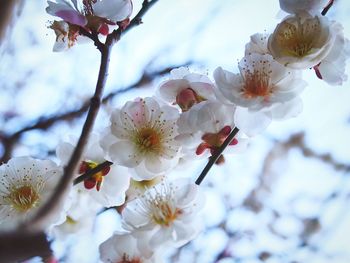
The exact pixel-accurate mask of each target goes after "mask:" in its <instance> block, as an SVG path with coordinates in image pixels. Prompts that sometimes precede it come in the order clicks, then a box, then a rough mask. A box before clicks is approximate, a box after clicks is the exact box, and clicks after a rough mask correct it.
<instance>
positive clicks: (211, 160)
mask: <svg viewBox="0 0 350 263" xmlns="http://www.w3.org/2000/svg"><path fill="white" fill-rule="evenodd" d="M238 132H239V129H238V128H237V127H235V128H234V129H233V130H232V131H231V133H230V134H229V135H228V136H227V138H226V140H225V141H224V143H223V144H222V145H221V146H220V148H219V149H217V150H216V151H215V154H214V155H213V156H211V157H210V158H209V162H208V163H207V165H206V166H205V167H204V169H203V171H202V172H201V174H200V175H199V176H198V178H197V180H196V182H195V183H196V184H197V185H200V184H201V183H202V181H203V180H204V178H205V177H206V176H207V174H208V172H209V170H210V169H211V167H212V166H213V165H214V164H215V163H216V161H217V160H218V159H219V157H220V156H221V154H222V152H223V151H224V150H225V149H226V147H227V146H228V145H229V144H230V143H231V141H232V140H233V139H234V138H235V136H236V135H237V133H238Z"/></svg>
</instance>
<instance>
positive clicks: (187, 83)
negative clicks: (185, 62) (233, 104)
mask: <svg viewBox="0 0 350 263" xmlns="http://www.w3.org/2000/svg"><path fill="white" fill-rule="evenodd" d="M170 76H171V79H170V80H167V81H165V82H164V83H162V84H161V86H160V87H159V90H158V93H159V96H160V97H161V98H162V99H164V100H165V101H167V102H169V103H171V104H176V105H178V106H179V107H180V108H181V110H182V111H187V110H189V109H190V108H191V107H192V106H193V105H195V104H197V103H200V102H202V101H205V100H208V99H215V96H214V84H213V83H212V82H211V80H210V79H209V78H208V77H207V76H206V75H202V74H198V73H191V72H190V71H189V70H188V69H187V68H185V67H181V68H177V69H173V70H172V71H171V72H170Z"/></svg>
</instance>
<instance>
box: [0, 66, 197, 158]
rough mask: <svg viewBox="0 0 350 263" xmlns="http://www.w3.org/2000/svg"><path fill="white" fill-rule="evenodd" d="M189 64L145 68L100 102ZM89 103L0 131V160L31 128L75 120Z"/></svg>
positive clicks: (7, 155)
mask: <svg viewBox="0 0 350 263" xmlns="http://www.w3.org/2000/svg"><path fill="white" fill-rule="evenodd" d="M189 64H191V62H188V63H185V64H181V65H174V66H168V67H164V68H162V69H159V70H155V71H152V72H147V71H146V70H145V71H144V73H143V75H142V76H141V77H140V79H139V80H138V81H136V82H135V83H134V84H132V85H130V86H128V87H126V88H123V89H119V90H116V91H113V92H111V93H109V94H107V95H106V96H105V97H104V98H103V100H102V103H103V104H106V103H107V102H108V101H110V100H112V99H113V98H114V97H116V96H118V95H120V94H123V93H125V92H128V91H131V90H133V89H135V88H138V87H141V86H143V85H147V84H149V83H151V82H152V81H153V80H154V79H155V78H157V77H160V76H163V75H165V74H167V73H169V72H170V71H171V70H172V69H174V68H177V67H180V66H186V65H189ZM89 105H90V102H89V101H86V102H85V103H83V104H82V105H81V106H80V107H79V108H78V109H75V110H71V111H67V112H65V113H61V114H56V115H52V116H47V117H40V118H38V120H36V121H35V122H34V123H33V124H30V125H28V126H26V127H24V128H21V129H20V130H18V131H17V132H15V133H13V134H11V135H6V134H4V133H0V141H1V142H2V144H3V148H4V153H3V155H2V157H1V159H0V162H7V161H8V160H9V159H10V158H11V155H12V151H13V149H14V147H15V145H16V144H17V142H18V141H19V140H20V139H21V138H22V136H23V134H24V133H26V132H29V131H33V130H47V129H49V128H51V127H52V126H53V125H55V124H57V123H59V122H62V121H72V120H75V119H76V118H78V117H81V116H82V115H83V114H85V113H86V111H87V110H88V109H89Z"/></svg>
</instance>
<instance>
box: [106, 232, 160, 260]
mask: <svg viewBox="0 0 350 263" xmlns="http://www.w3.org/2000/svg"><path fill="white" fill-rule="evenodd" d="M139 242H140V241H138V240H137V239H136V238H135V237H133V236H132V235H131V234H130V233H118V232H117V233H115V234H114V235H113V236H112V237H110V238H109V239H107V240H106V241H105V242H103V243H102V244H101V245H100V248H99V250H100V259H101V261H102V262H103V263H114V262H117V263H161V262H163V261H162V260H161V258H160V254H159V252H158V251H156V252H153V251H150V250H148V249H147V250H145V248H143V247H142V246H140V245H138V243H139ZM141 242H142V240H141Z"/></svg>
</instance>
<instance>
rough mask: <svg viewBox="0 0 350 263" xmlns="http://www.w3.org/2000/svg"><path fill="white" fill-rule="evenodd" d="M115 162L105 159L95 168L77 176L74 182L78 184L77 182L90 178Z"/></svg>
mask: <svg viewBox="0 0 350 263" xmlns="http://www.w3.org/2000/svg"><path fill="white" fill-rule="evenodd" d="M112 164H113V163H112V162H109V161H105V162H103V163H100V164H99V165H97V166H96V167H95V168H93V169H91V170H88V171H87V172H86V173H84V174H82V175H80V176H79V177H77V178H76V179H75V180H74V182H73V184H74V185H76V184H79V183H81V182H83V181H84V180H85V179H88V178H89V177H91V176H92V175H94V174H96V173H98V172H101V171H102V170H103V169H105V168H107V167H109V166H111V165H112Z"/></svg>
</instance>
